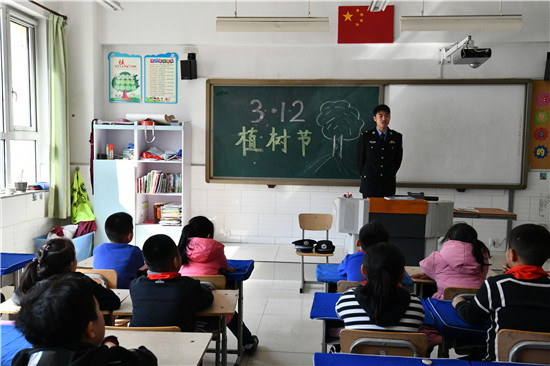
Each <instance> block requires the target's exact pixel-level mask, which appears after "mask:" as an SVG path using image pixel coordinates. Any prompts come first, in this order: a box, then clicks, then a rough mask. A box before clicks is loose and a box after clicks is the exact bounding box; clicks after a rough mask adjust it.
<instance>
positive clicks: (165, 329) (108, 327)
mask: <svg viewBox="0 0 550 366" xmlns="http://www.w3.org/2000/svg"><path fill="white" fill-rule="evenodd" d="M105 330H128V331H131V330H139V331H144V332H181V329H180V327H178V326H175V325H171V326H165V327H126V326H124V327H114V326H111V325H106V326H105Z"/></svg>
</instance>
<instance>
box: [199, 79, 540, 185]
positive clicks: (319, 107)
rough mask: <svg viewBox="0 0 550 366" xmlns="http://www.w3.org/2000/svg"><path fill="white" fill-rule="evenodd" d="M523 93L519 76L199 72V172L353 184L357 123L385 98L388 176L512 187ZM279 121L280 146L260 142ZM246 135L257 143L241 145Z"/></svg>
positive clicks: (252, 179)
mask: <svg viewBox="0 0 550 366" xmlns="http://www.w3.org/2000/svg"><path fill="white" fill-rule="evenodd" d="M530 94H531V82H530V81H529V80H523V79H521V80H520V79H491V80H484V79H483V80H482V79H474V80H374V81H373V80H315V81H313V80H229V79H217V80H208V81H207V146H206V157H207V160H206V180H207V181H208V182H220V183H231V182H234V183H265V184H268V185H269V184H273V185H274V184H310V185H348V186H357V185H359V177H358V173H357V168H356V166H355V155H356V146H357V137H358V136H359V131H364V130H367V129H370V128H373V127H374V126H375V124H374V122H373V119H372V110H373V108H374V107H375V106H376V105H377V104H380V103H385V104H388V105H389V106H390V108H391V123H390V128H393V129H395V130H397V131H399V132H401V133H402V134H403V150H404V154H403V163H402V165H401V168H400V170H399V172H398V173H397V185H398V186H401V187H444V188H458V189H464V188H498V189H522V188H525V187H526V185H527V161H526V146H527V138H528V134H529V131H528V123H527V121H529V118H530V116H529V113H530V112H529V109H528V108H527V106H529V105H530V97H531V96H530ZM283 103H284V107H285V108H284V113H283V114H281V106H283ZM260 117H262V118H260ZM292 118H294V122H291V119H292ZM296 120H300V121H296ZM301 120H303V121H301ZM252 128H253V129H254V130H253V132H254V134H253V135H250V133H249V132H250V131H251V129H252ZM243 129H244V130H243ZM273 129H274V130H273ZM284 129H286V132H287V136H289V138H288V139H287V140H286V141H287V151H286V152H283V151H282V146H281V145H275V146H274V145H273V144H270V142H271V137H272V136H273V137H281V136H282V133H283V130H284ZM300 130H301V131H302V133H303V131H304V130H308V131H310V132H311V135H310V137H311V141H310V142H309V144H308V145H307V146H303V145H301V142H304V141H303V140H300V139H299V136H298V133H299V131H300ZM243 131H244V134H243ZM273 131H274V134H272V132H273ZM239 134H240V135H239ZM243 136H244V137H245V138H244V139H242V140H241V138H242V137H243ZM252 136H253V137H254V138H255V139H256V140H255V143H256V145H255V146H256V148H257V149H262V151H259V150H258V151H244V150H243V149H244V148H245V147H246V146H245V145H243V144H244V143H245V140H247V138H248V137H252ZM248 140H249V142H250V139H248ZM280 141H281V140H280ZM248 147H250V146H248ZM302 148H303V150H302Z"/></svg>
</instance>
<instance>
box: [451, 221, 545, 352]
mask: <svg viewBox="0 0 550 366" xmlns="http://www.w3.org/2000/svg"><path fill="white" fill-rule="evenodd" d="M549 256H550V232H548V230H547V229H545V228H544V227H542V226H540V225H535V224H523V225H520V226H518V227H516V228H514V229H513V230H512V231H511V232H510V241H509V243H508V248H507V249H506V266H507V267H508V268H509V269H508V271H507V272H506V273H505V274H502V275H499V276H494V277H489V278H487V279H486V280H485V282H484V283H483V285H482V286H481V287H480V289H479V290H478V292H477V293H476V296H475V297H474V299H473V300H470V301H466V300H465V299H464V298H463V297H458V298H456V299H454V300H453V306H454V307H455V309H456V312H457V314H458V315H459V316H460V318H462V320H464V321H465V322H468V323H472V324H483V323H484V322H486V321H487V319H490V321H491V326H490V327H489V329H488V330H487V350H486V355H485V360H486V361H494V360H495V359H496V354H497V344H496V343H497V340H496V338H497V337H496V335H497V334H498V332H499V330H501V329H513V330H524V331H530V332H546V333H548V332H550V315H549V314H550V278H549V276H548V273H547V272H546V271H545V270H544V269H542V265H543V264H544V262H546V260H547V259H548V257H549Z"/></svg>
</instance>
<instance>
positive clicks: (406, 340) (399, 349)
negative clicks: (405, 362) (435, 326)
mask: <svg viewBox="0 0 550 366" xmlns="http://www.w3.org/2000/svg"><path fill="white" fill-rule="evenodd" d="M340 346H341V348H342V352H344V353H361V354H370V355H390V356H409V357H410V356H412V357H425V356H426V349H427V348H428V337H427V336H426V334H424V333H406V332H378V331H370V330H355V329H342V331H341V332H340Z"/></svg>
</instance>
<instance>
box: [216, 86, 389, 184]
mask: <svg viewBox="0 0 550 366" xmlns="http://www.w3.org/2000/svg"><path fill="white" fill-rule="evenodd" d="M216 86H292V87H294V86H297V87H300V86H304V87H306V86H307V87H310V86H313V87H315V86H322V87H324V86H338V87H345V86H350V87H357V86H367V87H368V86H373V87H378V88H379V95H378V103H382V100H381V98H382V97H383V92H382V90H383V85H382V83H381V82H380V81H369V80H336V79H315V80H289V79H208V80H207V81H206V174H205V179H206V182H208V183H235V184H267V185H268V186H275V185H316V186H358V185H359V174H358V176H357V179H318V178H280V177H270V178H258V177H250V178H243V177H231V176H223V177H221V176H216V175H215V174H214V169H215V166H214V154H213V140H214V134H213V126H214V123H215V121H214V116H213V111H214V92H213V91H214V87H216Z"/></svg>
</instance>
